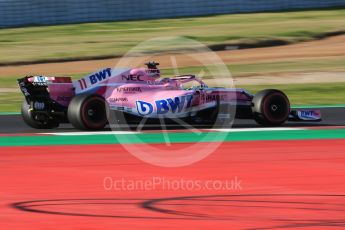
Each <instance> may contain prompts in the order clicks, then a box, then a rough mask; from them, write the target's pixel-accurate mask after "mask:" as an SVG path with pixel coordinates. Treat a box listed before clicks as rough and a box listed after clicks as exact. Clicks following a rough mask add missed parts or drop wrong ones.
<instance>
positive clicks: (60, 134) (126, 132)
mask: <svg viewBox="0 0 345 230" xmlns="http://www.w3.org/2000/svg"><path fill="white" fill-rule="evenodd" d="M138 133H140V132H133V131H103V132H58V133H41V134H46V135H55V136H88V135H111V134H114V135H123V134H138Z"/></svg>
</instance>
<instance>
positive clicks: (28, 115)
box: [21, 100, 59, 129]
mask: <svg viewBox="0 0 345 230" xmlns="http://www.w3.org/2000/svg"><path fill="white" fill-rule="evenodd" d="M21 114H22V118H23V120H24V122H25V123H26V124H27V125H28V126H30V127H32V128H35V129H53V128H57V127H58V126H59V123H58V122H56V121H54V120H51V119H49V118H47V119H45V120H44V121H41V120H37V119H35V118H34V116H33V114H32V112H31V110H30V105H29V104H28V103H27V102H26V101H25V100H24V101H23V103H22V108H21Z"/></svg>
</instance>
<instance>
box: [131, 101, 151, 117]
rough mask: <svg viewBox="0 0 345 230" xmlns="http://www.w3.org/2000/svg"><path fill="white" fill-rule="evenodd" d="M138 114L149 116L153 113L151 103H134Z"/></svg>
mask: <svg viewBox="0 0 345 230" xmlns="http://www.w3.org/2000/svg"><path fill="white" fill-rule="evenodd" d="M135 103H136V105H137V110H138V113H139V114H140V115H142V116H145V115H149V114H151V113H152V112H153V106H152V105H151V103H148V102H145V101H136V102H135Z"/></svg>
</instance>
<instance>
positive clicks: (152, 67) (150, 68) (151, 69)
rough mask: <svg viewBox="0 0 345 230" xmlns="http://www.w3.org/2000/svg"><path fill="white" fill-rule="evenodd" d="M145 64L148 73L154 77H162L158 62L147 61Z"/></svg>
mask: <svg viewBox="0 0 345 230" xmlns="http://www.w3.org/2000/svg"><path fill="white" fill-rule="evenodd" d="M145 65H146V66H147V70H146V73H147V75H149V76H150V77H153V78H160V76H161V71H160V70H159V69H158V68H157V65H159V63H158V62H154V61H153V62H146V63H145Z"/></svg>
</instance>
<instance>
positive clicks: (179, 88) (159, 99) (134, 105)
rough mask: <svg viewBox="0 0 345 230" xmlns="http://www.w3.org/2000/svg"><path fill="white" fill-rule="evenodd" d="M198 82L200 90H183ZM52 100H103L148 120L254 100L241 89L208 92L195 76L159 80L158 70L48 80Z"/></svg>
mask: <svg viewBox="0 0 345 230" xmlns="http://www.w3.org/2000/svg"><path fill="white" fill-rule="evenodd" d="M191 81H196V82H197V83H198V84H199V85H200V87H199V88H192V89H183V84H185V83H188V82H191ZM48 82H49V83H48V90H49V93H50V97H51V99H53V100H54V101H56V102H58V103H59V104H61V105H63V106H68V104H69V102H70V100H71V99H72V98H73V97H74V96H75V95H78V94H82V93H90V94H99V95H101V96H103V97H104V98H105V99H106V101H107V102H108V103H109V106H110V108H111V109H113V110H120V111H124V112H127V113H131V114H134V115H139V116H148V117H159V116H164V117H171V116H172V117H184V116H189V115H190V113H191V112H193V111H197V110H201V109H205V108H209V107H214V106H215V105H216V101H217V99H218V98H219V100H220V102H221V103H231V104H239V103H240V104H241V103H242V104H243V105H250V103H251V97H250V96H249V95H248V94H247V93H244V90H241V89H225V88H208V87H207V86H206V84H204V82H203V81H202V80H200V79H198V78H196V77H194V76H192V75H186V76H178V77H175V78H163V79H159V70H157V69H154V70H152V69H145V68H135V69H128V68H116V69H111V68H106V69H102V70H99V71H97V72H95V73H93V74H90V75H88V76H85V77H84V78H82V79H80V80H77V81H74V82H73V83H70V82H67V80H66V81H62V82H61V81H60V82H54V79H49V81H48Z"/></svg>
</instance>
